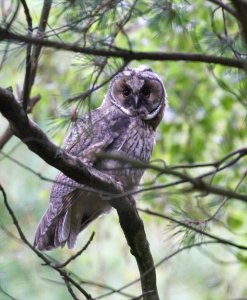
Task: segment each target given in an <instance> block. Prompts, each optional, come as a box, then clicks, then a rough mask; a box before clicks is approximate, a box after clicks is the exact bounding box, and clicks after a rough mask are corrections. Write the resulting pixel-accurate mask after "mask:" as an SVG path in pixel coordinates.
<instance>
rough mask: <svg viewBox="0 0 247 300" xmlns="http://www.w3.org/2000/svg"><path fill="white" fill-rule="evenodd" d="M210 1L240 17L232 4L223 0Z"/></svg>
mask: <svg viewBox="0 0 247 300" xmlns="http://www.w3.org/2000/svg"><path fill="white" fill-rule="evenodd" d="M208 1H209V2H212V3H214V4H216V5H218V6H219V7H221V8H223V9H224V10H225V11H227V12H229V13H230V14H231V15H232V16H234V17H235V18H237V19H238V15H237V13H236V11H235V9H234V8H233V7H231V6H230V5H228V4H226V3H224V2H222V1H221V0H208Z"/></svg>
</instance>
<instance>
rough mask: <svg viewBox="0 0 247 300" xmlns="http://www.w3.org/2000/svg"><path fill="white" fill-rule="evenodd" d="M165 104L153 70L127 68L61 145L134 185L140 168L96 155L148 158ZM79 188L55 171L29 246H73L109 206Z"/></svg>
mask: <svg viewBox="0 0 247 300" xmlns="http://www.w3.org/2000/svg"><path fill="white" fill-rule="evenodd" d="M165 105H166V94H165V89H164V86H163V83H162V81H161V79H160V78H159V77H158V76H157V75H156V74H155V73H153V72H152V71H151V70H150V69H143V70H141V69H126V70H124V71H123V72H122V73H119V74H118V75H117V76H116V77H115V78H114V79H113V80H112V82H111V84H110V87H109V91H108V93H107V95H106V97H105V99H104V101H103V104H102V105H101V107H99V108H98V109H96V110H95V111H93V112H91V114H90V115H87V116H85V117H83V118H81V119H78V120H77V121H76V122H75V124H74V127H73V129H72V131H71V133H70V135H69V136H68V138H67V140H66V141H65V149H66V150H67V151H68V152H69V153H71V154H72V155H74V156H76V157H80V158H81V160H82V161H83V162H84V163H85V164H87V165H90V166H93V167H94V168H95V169H97V170H100V171H101V172H104V173H107V174H108V175H110V176H112V178H113V179H114V180H116V181H117V182H119V183H120V184H121V185H122V187H123V189H124V190H125V191H127V190H130V189H133V188H135V187H136V186H137V185H138V183H139V181H140V179H141V177H142V175H143V172H144V171H143V170H141V169H134V168H130V167H128V165H127V164H126V163H123V162H119V161H114V160H110V159H104V160H103V159H99V158H96V155H95V154H97V153H99V152H102V151H104V152H108V153H117V154H118V155H121V156H123V157H127V158H132V159H137V160H142V161H145V162H146V161H148V160H149V158H150V156H151V153H152V149H153V145H154V143H155V131H156V128H157V126H158V124H159V123H160V121H161V119H162V116H163V112H164V109H165ZM83 188H84V189H85V186H82V185H80V184H79V183H77V182H75V181H74V180H72V179H70V178H68V177H66V176H65V175H64V174H62V173H61V172H59V173H58V175H57V177H56V182H55V183H54V184H53V187H52V191H51V196H50V205H49V208H48V210H47V211H46V213H45V215H44V216H43V218H42V219H41V221H40V223H39V225H38V228H37V231H36V236H35V241H34V245H35V246H36V247H37V248H38V249H40V250H50V249H52V248H56V247H58V246H64V245H65V244H66V243H67V245H68V247H69V248H72V247H74V244H75V241H76V238H77V235H78V234H79V232H80V231H81V230H83V229H84V228H85V227H86V226H87V225H88V224H89V223H90V222H91V221H92V220H94V219H95V218H97V217H98V216H99V215H101V214H102V213H104V212H107V211H109V210H110V208H111V207H110V205H109V204H108V202H107V201H106V200H104V199H103V200H102V198H101V195H100V194H97V193H94V192H91V191H85V190H83ZM95 189H97V187H95Z"/></svg>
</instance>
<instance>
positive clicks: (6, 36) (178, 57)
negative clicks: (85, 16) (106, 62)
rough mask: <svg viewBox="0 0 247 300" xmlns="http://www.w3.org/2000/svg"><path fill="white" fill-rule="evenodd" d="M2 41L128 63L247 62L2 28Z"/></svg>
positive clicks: (240, 66) (239, 64) (238, 65)
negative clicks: (93, 44) (92, 44)
mask: <svg viewBox="0 0 247 300" xmlns="http://www.w3.org/2000/svg"><path fill="white" fill-rule="evenodd" d="M0 39H2V40H9V41H15V42H24V43H30V44H34V45H40V46H45V47H47V48H54V49H58V50H66V51H71V52H75V53H81V54H88V55H95V56H103V57H116V58H122V59H124V60H126V61H131V60H144V59H148V60H153V61H190V62H202V63H212V64H219V65H223V66H227V67H233V68H238V69H246V61H245V60H241V59H234V58H227V57H219V56H212V55H206V54H197V53H179V52H174V53H163V52H132V51H127V50H114V51H113V50H105V49H94V48H85V47H81V46H78V45H77V44H68V43H61V42H55V41H50V40H44V39H42V38H37V37H28V36H25V35H20V34H17V33H13V32H10V31H6V29H4V28H0Z"/></svg>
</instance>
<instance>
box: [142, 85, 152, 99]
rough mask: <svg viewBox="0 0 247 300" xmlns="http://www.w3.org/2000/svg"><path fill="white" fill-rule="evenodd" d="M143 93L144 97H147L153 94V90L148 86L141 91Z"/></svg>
mask: <svg viewBox="0 0 247 300" xmlns="http://www.w3.org/2000/svg"><path fill="white" fill-rule="evenodd" d="M141 92H142V95H143V96H145V97H147V96H149V95H150V93H151V90H150V88H149V87H148V86H144V87H143V88H142V89H141Z"/></svg>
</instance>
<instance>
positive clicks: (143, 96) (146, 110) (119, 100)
mask: <svg viewBox="0 0 247 300" xmlns="http://www.w3.org/2000/svg"><path fill="white" fill-rule="evenodd" d="M110 91H111V92H110V98H111V102H112V103H113V104H114V105H115V106H117V107H118V108H119V109H121V110H122V112H123V113H125V114H127V115H128V116H132V117H136V116H139V117H140V118H141V119H143V120H152V119H153V118H155V117H156V116H157V115H158V113H159V111H160V109H161V107H162V105H163V101H164V96H165V94H164V88H163V85H162V84H161V83H160V81H159V80H158V78H157V79H156V78H154V79H153V78H149V77H142V76H120V77H119V78H117V79H116V80H115V81H114V82H113V84H112V88H111V89H110Z"/></svg>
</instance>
